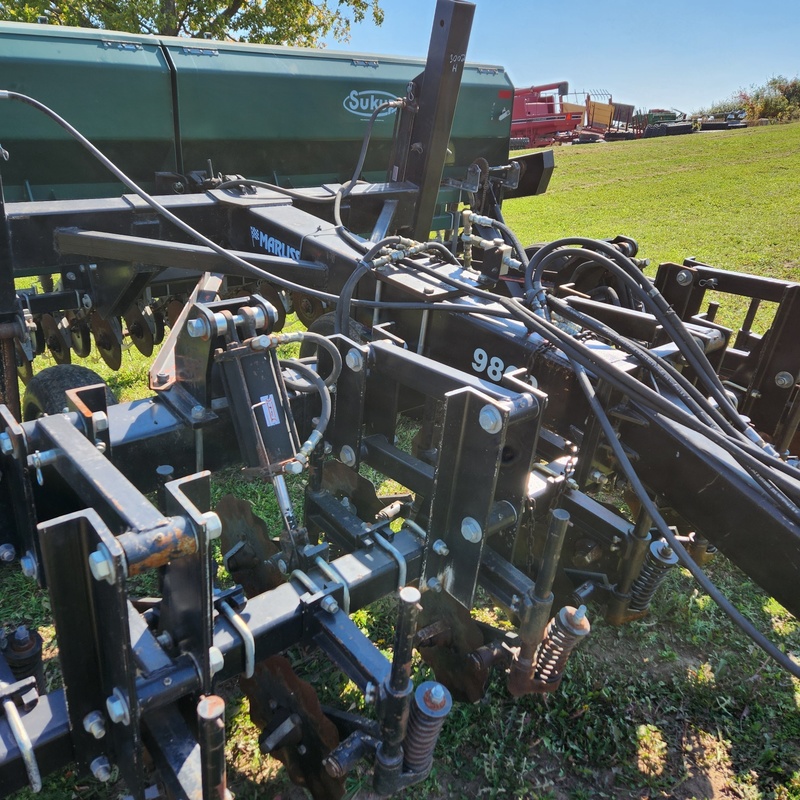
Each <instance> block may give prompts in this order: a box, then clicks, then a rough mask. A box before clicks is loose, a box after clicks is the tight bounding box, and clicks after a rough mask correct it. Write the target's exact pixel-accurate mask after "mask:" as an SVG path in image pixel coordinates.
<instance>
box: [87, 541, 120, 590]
mask: <svg viewBox="0 0 800 800" xmlns="http://www.w3.org/2000/svg"><path fill="white" fill-rule="evenodd" d="M89 569H90V570H91V572H92V577H94V579H95V580H96V581H107V582H108V583H113V582H114V571H113V562H112V561H111V558H110V557H109V555H108V553H107V552H104V551H103V550H100V549H99V548H98V549H97V550H95V551H94V552H93V553H90V554H89Z"/></svg>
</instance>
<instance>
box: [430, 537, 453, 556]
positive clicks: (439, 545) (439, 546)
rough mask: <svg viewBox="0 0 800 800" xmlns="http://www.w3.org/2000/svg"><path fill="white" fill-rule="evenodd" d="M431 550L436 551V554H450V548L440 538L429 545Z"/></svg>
mask: <svg viewBox="0 0 800 800" xmlns="http://www.w3.org/2000/svg"><path fill="white" fill-rule="evenodd" d="M431 550H433V552H434V553H436V555H437V556H449V555H450V548H449V547H448V546H447V543H446V542H444V541H442V540H441V539H437V540H436V541H435V542H434V543H433V545H431Z"/></svg>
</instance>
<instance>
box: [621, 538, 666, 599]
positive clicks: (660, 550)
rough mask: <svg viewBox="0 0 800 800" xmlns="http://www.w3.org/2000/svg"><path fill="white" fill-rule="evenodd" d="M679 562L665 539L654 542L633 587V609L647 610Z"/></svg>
mask: <svg viewBox="0 0 800 800" xmlns="http://www.w3.org/2000/svg"><path fill="white" fill-rule="evenodd" d="M677 563H678V556H677V555H676V554H675V553H674V552H673V550H672V548H671V547H670V546H669V545H668V544H667V543H666V542H665V541H663V540H662V541H657V542H653V543H652V544H651V545H650V550H649V551H648V553H647V558H646V559H645V562H644V564H643V565H642V571H641V572H640V573H639V577H638V578H637V579H636V581H635V582H634V584H633V586H632V587H631V602H630V605H629V606H628V608H629V609H630V610H631V611H647V609H648V608H649V607H650V602H651V601H652V599H653V595H654V594H655V593H656V590H657V589H658V587H659V586H661V584H662V583H663V582H664V579H665V578H666V577H667V573H668V572H669V570H670V569H672V567H674V566H675V565H676V564H677Z"/></svg>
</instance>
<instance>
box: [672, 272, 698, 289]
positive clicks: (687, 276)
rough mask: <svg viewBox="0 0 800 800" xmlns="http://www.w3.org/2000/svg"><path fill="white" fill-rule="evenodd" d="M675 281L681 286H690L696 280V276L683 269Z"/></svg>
mask: <svg viewBox="0 0 800 800" xmlns="http://www.w3.org/2000/svg"><path fill="white" fill-rule="evenodd" d="M675 280H676V281H677V282H678V285H679V286H688V285H689V284H690V283H691V282H692V281H693V280H694V276H693V275H692V273H691V272H689V270H688V269H682V270H681V271H680V272H678V274H677V275H676V276H675Z"/></svg>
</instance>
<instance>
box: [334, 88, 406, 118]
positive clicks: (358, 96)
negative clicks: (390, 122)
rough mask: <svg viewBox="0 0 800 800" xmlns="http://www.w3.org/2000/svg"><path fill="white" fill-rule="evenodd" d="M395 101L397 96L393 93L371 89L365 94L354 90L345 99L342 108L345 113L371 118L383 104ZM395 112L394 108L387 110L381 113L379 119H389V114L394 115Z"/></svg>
mask: <svg viewBox="0 0 800 800" xmlns="http://www.w3.org/2000/svg"><path fill="white" fill-rule="evenodd" d="M395 99H397V95H394V94H392V93H391V92H381V91H376V90H374V89H369V90H367V91H365V92H357V91H356V90H355V89H353V91H352V92H350V94H348V95H347V97H345V99H344V102H343V103H342V106H343V108H344V110H345V111H349V112H350V113H351V114H355V115H356V116H357V117H369V116H370V115H371V114H372V112H373V111H375V109H376V108H377V107H378V106H379V105H380V104H381V103H385V102H387V101H388V100H395ZM394 111H395V110H394V109H393V108H387V109H385V110H383V111H381V113H380V114H378V117H387V116H389V114H394Z"/></svg>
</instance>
